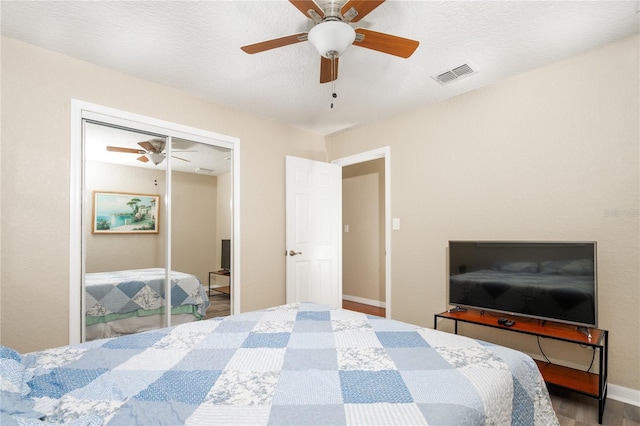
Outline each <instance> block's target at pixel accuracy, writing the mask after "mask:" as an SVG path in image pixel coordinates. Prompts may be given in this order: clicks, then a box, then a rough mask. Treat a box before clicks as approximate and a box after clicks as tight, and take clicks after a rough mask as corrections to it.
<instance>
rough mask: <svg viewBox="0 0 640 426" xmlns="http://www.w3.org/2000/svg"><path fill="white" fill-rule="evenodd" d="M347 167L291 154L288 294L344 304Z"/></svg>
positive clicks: (291, 300) (296, 299) (288, 167)
mask: <svg viewBox="0 0 640 426" xmlns="http://www.w3.org/2000/svg"><path fill="white" fill-rule="evenodd" d="M341 206H342V169H341V167H339V166H337V165H335V164H330V163H322V162H319V161H312V160H307V159H304V158H297V157H291V156H287V157H286V250H287V252H286V259H287V260H286V280H287V283H286V288H287V290H286V300H287V303H294V302H315V303H322V304H326V305H330V306H331V307H341V306H342V271H341V259H342V249H341V247H342V241H341V238H342V234H341V233H340V227H341V226H342V225H341V223H342V217H341Z"/></svg>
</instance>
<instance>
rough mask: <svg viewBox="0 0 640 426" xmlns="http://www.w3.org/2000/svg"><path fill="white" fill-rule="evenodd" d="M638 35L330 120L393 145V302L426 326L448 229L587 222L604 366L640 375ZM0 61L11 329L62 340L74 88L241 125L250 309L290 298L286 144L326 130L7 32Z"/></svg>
mask: <svg viewBox="0 0 640 426" xmlns="http://www.w3.org/2000/svg"><path fill="white" fill-rule="evenodd" d="M638 42H639V40H638V38H637V37H634V38H631V39H628V40H625V41H622V42H618V43H614V44H611V45H609V46H605V47H603V48H601V49H596V50H593V51H590V52H587V53H585V54H582V55H579V56H576V57H574V58H570V59H568V60H565V61H561V62H559V63H556V64H553V65H551V66H548V67H544V68H541V69H539V70H535V71H532V72H529V73H525V74H523V75H520V76H517V77H515V78H511V79H508V80H506V81H504V82H501V83H498V84H496V85H494V86H491V87H488V88H485V89H482V90H477V91H474V92H471V93H468V94H465V95H462V96H459V97H456V98H454V99H451V100H449V101H446V102H442V103H440V104H437V105H434V106H431V107H428V108H423V109H420V110H417V111H414V112H412V113H409V114H404V115H401V116H398V117H396V118H393V119H391V120H387V121H384V122H380V123H375V124H371V125H369V126H363V127H361V128H356V129H353V130H350V131H346V132H344V133H341V134H337V135H334V136H331V137H328V138H327V150H328V151H329V154H330V155H329V157H330V159H334V158H340V157H344V156H347V155H350V154H354V153H358V152H363V151H367V150H370V149H372V148H377V147H381V146H386V145H389V146H390V147H391V168H390V173H391V176H392V179H391V182H392V193H391V197H392V200H391V202H392V206H391V211H392V216H393V217H399V218H401V223H402V228H401V230H399V231H394V232H393V233H392V250H393V257H392V259H393V263H392V284H393V291H392V295H393V299H392V303H393V306H392V308H393V315H394V317H395V318H397V319H400V320H405V321H410V322H414V323H418V324H423V325H427V326H430V325H431V324H432V320H433V314H434V313H436V312H439V311H442V310H443V309H445V308H446V301H445V280H446V271H445V256H446V242H447V241H448V240H449V239H467V238H468V239H480V238H482V239H522V238H527V239H548V240H551V239H559V240H597V241H598V244H599V252H598V255H599V286H600V287H599V315H600V326H601V327H602V328H606V329H609V330H610V331H611V340H610V342H611V348H610V351H609V354H610V357H611V359H610V374H611V375H610V382H612V383H615V384H617V385H622V386H626V387H630V388H633V389H637V390H638V389H640V372H639V371H638V367H637V361H638V356H639V355H638V354H639V353H640V340H639V339H638V331H637V330H638V329H639V327H640V313H639V310H638V306H639V304H640V303H639V302H640V289H639V287H638V282H639V281H640V276H639V275H640V274H639V270H638V269H639V266H638V253H639V250H640V248H639V233H640V229H639V225H638V219H639V218H638V209H639V205H640V202H639V193H640V190H639V172H638V170H639V158H640V155H639V147H638V140H639V134H638V133H639V127H640V126H639V108H638V98H639V96H638V95H639V87H638V75H639V72H638V71H639V70H638V59H639V58H638ZM1 66H2V99H1V102H2V104H1V107H2V116H1V118H2V147H1V150H2V158H1V160H2V164H1V167H0V171H1V173H2V176H1V177H2V179H1V180H2V182H1V191H0V192H1V194H2V218H1V232H2V234H1V235H2V259H1V265H2V269H1V274H2V275H1V283H0V291H1V294H2V301H1V302H0V308H1V315H2V316H1V318H0V323H1V324H0V326H1V327H2V329H1V330H2V336H1V338H2V343H3V344H7V345H10V346H13V347H15V348H16V349H18V350H20V351H29V350H36V349H41V348H45V347H51V346H57V345H62V344H65V343H66V342H67V341H68V335H67V334H68V312H69V307H68V296H69V295H68V278H69V270H68V250H69V241H68V239H69V226H68V218H69V135H70V128H69V125H70V124H69V123H70V119H69V116H70V100H71V99H72V98H76V99H80V100H84V101H87V102H92V103H97V104H101V105H105V106H109V107H113V108H119V109H123V110H127V111H131V112H134V113H137V114H142V115H147V116H152V117H156V118H159V119H163V120H168V121H173V122H177V123H180V124H185V125H189V126H193V127H198V128H202V129H205V130H210V131H214V132H218V133H222V134H228V135H231V136H236V137H238V138H240V140H241V147H242V149H241V153H242V154H241V169H242V170H241V176H240V179H241V191H242V192H241V198H240V204H241V211H240V216H241V217H240V220H241V223H242V238H241V242H242V253H241V258H242V267H241V274H242V300H241V305H242V309H243V310H252V309H257V308H261V307H265V306H273V305H277V304H280V303H283V302H284V257H283V256H282V253H283V252H284V249H285V247H284V156H285V155H287V154H290V155H296V156H300V157H306V158H312V159H318V160H325V159H326V155H325V146H324V140H323V138H321V137H319V136H317V135H313V134H309V133H306V132H303V131H300V130H297V129H293V128H290V127H287V126H284V125H280V124H278V123H275V122H273V121H269V120H266V119H263V118H259V117H254V116H250V115H248V114H244V113H242V112H239V111H234V110H231V109H228V108H224V107H221V106H218V105H215V104H212V103H210V102H206V101H204V100H202V99H199V98H196V97H194V96H190V95H187V94H185V93H183V92H180V91H177V90H173V89H169V88H166V87H163V86H160V85H157V84H154V83H150V82H147V81H143V80H140V79H136V78H133V77H130V76H126V75H124V74H120V73H117V72H115V71H112V70H108V69H105V68H102V67H98V66H95V65H91V64H88V63H85V62H82V61H78V60H75V59H72V58H69V57H65V56H62V55H59V54H57V53H55V52H51V51H47V50H44V49H40V48H36V47H33V46H29V45H26V44H23V43H21V42H17V41H13V40H11V39H6V38H3V39H2V63H1ZM612 70H615V74H614V78H612V72H611V71H612ZM470 78H473V77H470ZM278 182H280V183H281V185H276V183H278ZM278 188H281V189H278ZM266 283H268V285H267V284H266ZM42 295H46V297H43V296H42ZM25 312H31V314H25ZM33 312H35V313H36V314H33ZM462 332H463V333H467V334H475V335H480V336H482V337H486V338H487V339H489V340H494V341H498V342H502V343H505V344H509V345H511V344H517V345H518V346H520V347H521V348H523V349H524V350H527V352H531V353H534V352H537V348H536V347H535V343H531V341H530V340H528V339H526V338H522V339H517V342H516V339H515V338H514V336H513V333H506V332H504V333H501V332H487V331H485V330H476V329H470V328H469V327H463V328H462ZM548 343H549V342H546V341H545V342H544V345H545V347H547V344H548ZM550 350H551V352H553V353H551V354H550V356H551V357H552V358H553V357H558V358H562V357H563V355H566V354H567V353H570V352H568V351H569V350H571V351H574V350H575V347H573V346H571V347H570V348H565V347H564V346H562V347H559V348H557V350H559V351H567V352H566V353H564V354H563V353H562V352H556V347H555V345H551V346H550ZM577 351H578V355H577V358H579V359H578V361H580V362H582V361H584V360H588V359H590V353H589V352H590V351H587V350H582V349H578V350H577ZM571 354H572V355H571V356H574V355H573V352H571Z"/></svg>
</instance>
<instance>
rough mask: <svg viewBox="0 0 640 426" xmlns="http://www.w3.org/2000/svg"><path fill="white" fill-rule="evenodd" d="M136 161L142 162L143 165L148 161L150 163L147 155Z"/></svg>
mask: <svg viewBox="0 0 640 426" xmlns="http://www.w3.org/2000/svg"><path fill="white" fill-rule="evenodd" d="M136 160H138V161H142V162H143V163H146V162H147V161H149V159H148V158H147V156H146V155H141V156H140V157H138V158H136Z"/></svg>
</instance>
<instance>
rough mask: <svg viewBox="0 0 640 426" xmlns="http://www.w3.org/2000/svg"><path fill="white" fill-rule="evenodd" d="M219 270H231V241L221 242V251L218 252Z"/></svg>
mask: <svg viewBox="0 0 640 426" xmlns="http://www.w3.org/2000/svg"><path fill="white" fill-rule="evenodd" d="M220 268H221V269H224V270H225V271H230V270H231V240H222V250H221V251H220Z"/></svg>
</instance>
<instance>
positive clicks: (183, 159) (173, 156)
mask: <svg viewBox="0 0 640 426" xmlns="http://www.w3.org/2000/svg"><path fill="white" fill-rule="evenodd" d="M171 158H175V159H176V160H182V161H186V162H187V163H190V162H191V160H187V159H186V158H180V157H176V156H175V155H172V156H171Z"/></svg>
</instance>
